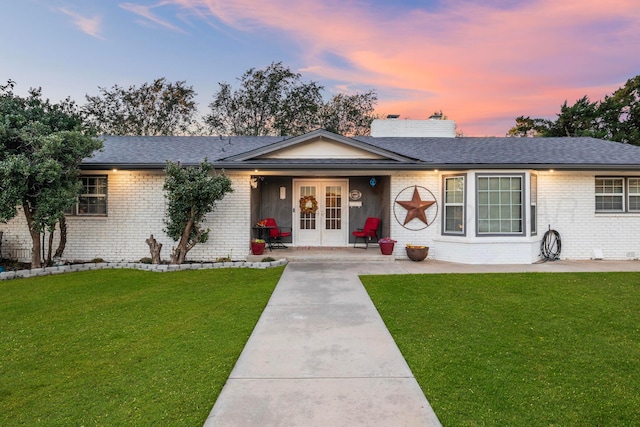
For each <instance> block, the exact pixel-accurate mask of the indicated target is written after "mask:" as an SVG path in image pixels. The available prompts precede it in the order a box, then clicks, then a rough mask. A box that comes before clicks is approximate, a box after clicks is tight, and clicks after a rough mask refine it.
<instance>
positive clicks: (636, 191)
mask: <svg viewBox="0 0 640 427" xmlns="http://www.w3.org/2000/svg"><path fill="white" fill-rule="evenodd" d="M632 181H636V185H635V186H634V187H635V188H633V189H632V188H631V182H632ZM632 190H633V191H632ZM631 197H637V198H638V202H637V203H636V205H637V206H638V207H637V208H636V209H632V208H631V206H632V203H631ZM627 206H628V207H629V212H640V177H629V178H627Z"/></svg>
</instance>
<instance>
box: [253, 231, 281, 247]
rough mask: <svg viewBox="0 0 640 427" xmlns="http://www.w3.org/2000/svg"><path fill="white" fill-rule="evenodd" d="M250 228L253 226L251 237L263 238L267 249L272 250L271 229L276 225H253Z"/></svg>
mask: <svg viewBox="0 0 640 427" xmlns="http://www.w3.org/2000/svg"><path fill="white" fill-rule="evenodd" d="M252 228H253V238H254V239H262V240H264V241H265V242H267V246H268V247H269V251H273V242H272V241H271V230H273V229H274V228H276V227H273V226H271V227H269V226H264V227H260V226H257V225H255V226H253V227H252Z"/></svg>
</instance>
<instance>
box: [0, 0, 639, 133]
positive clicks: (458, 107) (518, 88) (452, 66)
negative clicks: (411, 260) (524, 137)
mask: <svg viewBox="0 0 640 427" xmlns="http://www.w3.org/2000/svg"><path fill="white" fill-rule="evenodd" d="M0 5H1V7H2V9H1V10H2V14H3V24H2V26H0V40H2V43H0V58H2V59H1V60H0V81H2V82H4V81H6V80H8V79H12V80H14V81H15V82H16V83H17V87H16V92H18V93H20V94H26V92H27V90H28V88H29V87H42V89H43V93H44V95H45V96H47V97H49V98H51V99H52V100H60V99H62V98H66V97H67V96H69V97H71V98H72V99H74V100H76V102H78V103H79V104H83V103H84V102H85V95H87V94H89V95H95V94H97V93H98V87H107V88H110V87H112V86H113V85H115V84H118V85H120V86H125V87H126V86H129V85H137V86H139V85H141V84H142V83H145V82H150V81H152V80H153V79H155V78H158V77H166V78H167V79H169V80H170V81H178V80H181V81H182V80H184V81H186V82H187V84H188V85H191V86H193V88H194V90H195V91H196V92H197V93H198V98H197V101H198V104H199V107H200V110H201V113H206V112H207V105H208V103H209V102H210V101H211V99H212V97H213V94H214V93H215V91H216V90H217V87H218V82H223V81H226V82H229V83H232V84H234V83H235V79H236V78H237V77H239V76H241V75H242V74H243V73H244V72H245V71H246V70H247V69H249V68H251V67H255V68H264V67H265V66H267V65H268V64H270V63H271V62H274V61H282V62H283V63H284V64H285V65H286V66H288V67H290V68H291V69H292V70H294V71H297V72H299V73H301V74H302V78H303V80H305V81H309V80H314V81H318V82H320V83H321V84H322V85H323V86H325V89H326V90H325V95H327V96H329V95H331V94H333V93H339V92H347V93H348V92H353V91H362V90H369V89H375V90H376V91H377V93H378V96H379V103H378V111H379V112H380V113H381V114H400V115H401V117H403V118H412V119H424V118H427V117H428V116H429V115H431V114H432V113H433V112H434V111H437V110H443V111H444V113H445V114H446V115H447V116H448V117H449V118H450V119H454V120H456V123H457V126H458V130H460V131H462V132H463V133H464V134H465V135H468V136H485V135H495V136H502V135H504V134H505V133H506V131H507V130H508V129H509V128H510V127H511V126H513V124H514V119H515V118H516V117H517V116H519V115H529V116H534V117H552V116H553V115H554V114H555V113H557V112H558V111H559V107H560V105H561V104H562V103H563V102H564V101H565V100H568V101H569V103H573V102H574V101H575V100H576V99H578V98H580V97H582V96H584V95H588V96H589V97H590V98H591V99H592V100H597V99H601V98H602V97H603V96H604V95H605V94H609V93H611V92H613V91H614V90H615V89H617V88H618V87H620V86H622V85H623V84H624V83H625V82H626V80H627V79H629V78H631V77H634V76H636V75H638V74H640V31H638V28H640V7H639V6H638V4H637V0H610V1H608V2H601V1H598V2H596V1H590V0H565V1H563V2H557V1H555V0H554V1H551V0H532V1H515V0H511V1H510V0H486V1H480V0H477V1H474V0H467V1H436V0H425V1H421V0H406V1H395V2H383V1H379V0H368V1H367V0H358V1H346V0H326V1H322V2H321V1H307V0H297V1H290V0H289V1H285V0H276V1H264V0H263V1H256V0H226V1H225V0H157V1H141V0H129V1H117V0H116V1H107V0H0Z"/></svg>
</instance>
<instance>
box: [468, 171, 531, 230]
mask: <svg viewBox="0 0 640 427" xmlns="http://www.w3.org/2000/svg"><path fill="white" fill-rule="evenodd" d="M491 178H499V179H501V178H511V179H514V178H516V179H519V180H520V189H519V196H520V197H519V203H518V204H512V203H509V204H506V203H504V204H503V203H502V192H501V189H498V191H497V194H498V199H499V201H498V203H497V204H492V203H487V204H486V206H487V207H488V208H487V211H488V213H490V212H491V211H492V209H491V208H492V207H493V208H495V209H498V210H499V211H500V212H499V214H498V218H495V219H492V218H481V211H482V209H481V205H480V193H481V192H482V191H483V190H480V181H481V180H483V179H487V180H490V179H491ZM525 183H526V181H525V174H519V173H503V174H502V173H494V174H491V173H487V174H485V173H482V174H476V236H478V237H480V236H525V235H526V227H525V224H526V209H525V200H526V194H525V193H526V189H525V185H526V184H525ZM488 184H490V181H488ZM491 192H492V191H491V189H489V190H487V196H488V202H490V201H491V194H490V193H491ZM509 196H510V197H509V201H511V194H510V195H509ZM492 205H493V206H492ZM515 206H519V207H520V218H519V219H518V221H519V226H520V227H519V228H520V230H519V231H501V230H500V231H494V230H492V231H480V230H481V228H483V227H481V226H480V222H481V221H491V220H493V221H500V222H502V221H511V222H513V221H515V220H514V219H513V217H512V216H511V213H512V212H513V208H514V207H515ZM507 207H508V208H509V216H508V217H506V218H502V216H501V215H502V210H503V208H507ZM500 229H502V224H500Z"/></svg>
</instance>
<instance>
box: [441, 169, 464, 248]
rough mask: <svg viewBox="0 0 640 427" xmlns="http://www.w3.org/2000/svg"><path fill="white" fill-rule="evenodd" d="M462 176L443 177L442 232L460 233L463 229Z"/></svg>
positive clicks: (462, 232)
mask: <svg viewBox="0 0 640 427" xmlns="http://www.w3.org/2000/svg"><path fill="white" fill-rule="evenodd" d="M464 184H465V182H464V176H463V175H458V176H448V177H445V178H444V215H443V222H444V224H443V230H444V234H462V235H464V234H465V232H466V230H465V226H464V225H465V212H464V199H465V197H464V190H465V188H464Z"/></svg>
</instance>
